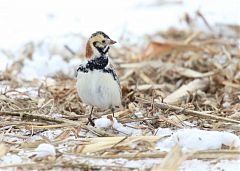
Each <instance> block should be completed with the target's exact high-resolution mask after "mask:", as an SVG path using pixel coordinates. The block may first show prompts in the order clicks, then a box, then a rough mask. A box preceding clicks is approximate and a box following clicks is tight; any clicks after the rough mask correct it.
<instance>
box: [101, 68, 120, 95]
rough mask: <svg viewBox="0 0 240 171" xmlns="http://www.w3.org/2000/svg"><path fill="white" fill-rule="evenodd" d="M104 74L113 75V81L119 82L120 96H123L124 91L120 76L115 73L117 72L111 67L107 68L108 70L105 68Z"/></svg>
mask: <svg viewBox="0 0 240 171" xmlns="http://www.w3.org/2000/svg"><path fill="white" fill-rule="evenodd" d="M104 72H107V73H109V74H111V75H112V77H113V79H114V80H115V81H117V83H118V87H119V92H120V94H121V96H122V90H121V85H120V81H119V78H118V75H117V73H116V72H115V70H114V69H112V68H111V67H106V68H104Z"/></svg>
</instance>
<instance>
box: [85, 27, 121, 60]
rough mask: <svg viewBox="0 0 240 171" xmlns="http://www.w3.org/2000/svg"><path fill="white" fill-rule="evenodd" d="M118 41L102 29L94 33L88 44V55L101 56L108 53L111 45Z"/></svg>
mask: <svg viewBox="0 0 240 171" xmlns="http://www.w3.org/2000/svg"><path fill="white" fill-rule="evenodd" d="M115 43H116V41H114V40H111V39H110V38H109V36H108V35H106V34H105V33H104V32H102V31H97V32H96V33H93V34H92V36H91V37H90V38H89V40H88V42H87V46H86V57H87V58H91V57H100V56H103V55H106V54H107V53H108V50H109V48H110V46H111V45H113V44H115Z"/></svg>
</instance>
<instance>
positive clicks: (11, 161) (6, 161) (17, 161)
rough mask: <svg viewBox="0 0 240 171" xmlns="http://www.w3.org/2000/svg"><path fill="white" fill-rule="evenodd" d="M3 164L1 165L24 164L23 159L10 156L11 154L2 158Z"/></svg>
mask: <svg viewBox="0 0 240 171" xmlns="http://www.w3.org/2000/svg"><path fill="white" fill-rule="evenodd" d="M1 160H2V162H1V164H20V163H22V159H21V157H19V156H17V155H15V154H13V155H10V154H7V155H6V156H3V157H2V158H1Z"/></svg>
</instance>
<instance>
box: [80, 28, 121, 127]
mask: <svg viewBox="0 0 240 171" xmlns="http://www.w3.org/2000/svg"><path fill="white" fill-rule="evenodd" d="M115 43H116V41H114V40H112V39H110V37H109V36H108V35H106V34H105V33H104V32H102V31H97V32H95V33H93V34H92V35H91V37H90V38H89V39H88V41H87V44H86V55H85V56H86V60H85V61H84V62H83V63H81V64H80V65H79V67H78V68H77V82H76V87H77V93H78V95H79V97H80V99H81V101H82V102H83V103H85V104H87V105H90V106H92V107H91V111H90V115H89V118H88V120H89V122H90V123H91V125H93V126H94V123H93V121H92V113H93V109H94V107H97V108H100V109H103V110H106V109H111V111H112V115H113V117H114V112H115V108H116V107H120V106H121V98H122V92H121V86H120V82H119V78H118V76H117V74H116V72H115V70H114V68H112V67H110V64H109V63H110V62H109V55H108V52H109V49H110V46H112V45H113V44H115Z"/></svg>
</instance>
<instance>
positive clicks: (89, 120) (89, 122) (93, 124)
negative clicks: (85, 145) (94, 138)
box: [86, 118, 95, 126]
mask: <svg viewBox="0 0 240 171" xmlns="http://www.w3.org/2000/svg"><path fill="white" fill-rule="evenodd" d="M88 124H91V125H92V126H95V123H94V122H93V120H92V118H88V122H87V124H86V125H88Z"/></svg>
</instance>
